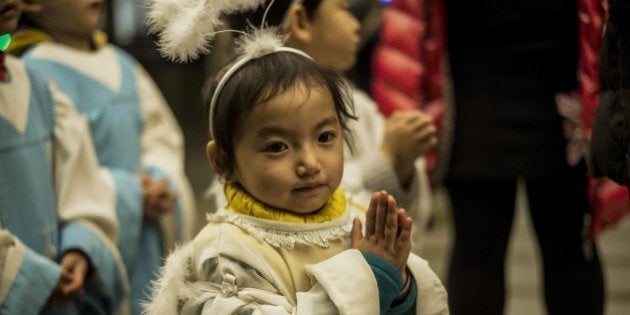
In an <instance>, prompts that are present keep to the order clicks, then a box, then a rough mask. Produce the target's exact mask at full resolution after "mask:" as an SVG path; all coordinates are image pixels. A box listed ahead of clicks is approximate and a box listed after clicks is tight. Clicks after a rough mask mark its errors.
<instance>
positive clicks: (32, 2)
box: [22, 0, 42, 13]
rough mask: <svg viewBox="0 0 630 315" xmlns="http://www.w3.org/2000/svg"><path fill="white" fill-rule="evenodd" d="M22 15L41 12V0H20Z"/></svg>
mask: <svg viewBox="0 0 630 315" xmlns="http://www.w3.org/2000/svg"><path fill="white" fill-rule="evenodd" d="M22 11H23V12H24V13H39V12H41V11H42V0H22Z"/></svg>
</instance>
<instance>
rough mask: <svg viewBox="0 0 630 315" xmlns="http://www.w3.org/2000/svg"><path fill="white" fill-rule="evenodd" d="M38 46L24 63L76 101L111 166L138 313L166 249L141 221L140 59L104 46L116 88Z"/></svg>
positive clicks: (151, 225)
mask: <svg viewBox="0 0 630 315" xmlns="http://www.w3.org/2000/svg"><path fill="white" fill-rule="evenodd" d="M37 48H38V46H35V47H34V48H33V49H31V50H30V51H29V52H27V53H26V54H25V55H24V56H23V57H24V61H25V63H27V64H29V66H32V67H34V68H36V69H37V70H38V71H40V72H42V73H45V75H46V76H48V77H51V78H53V79H54V80H55V81H56V82H57V84H58V85H59V87H60V89H61V90H62V91H63V92H64V93H65V94H67V95H68V96H69V97H70V98H71V99H72V100H73V102H74V104H75V105H76V106H77V109H78V111H79V112H80V113H81V114H83V115H85V116H86V117H88V119H89V121H90V127H91V130H92V137H93V140H94V145H95V147H96V153H97V157H98V160H99V163H100V164H101V166H104V167H106V168H107V169H108V170H109V172H110V174H111V175H112V178H113V180H114V184H115V187H116V207H117V209H116V214H117V216H118V221H119V223H120V242H119V249H120V252H121V254H122V257H123V260H124V263H125V266H126V267H127V271H128V274H129V277H130V279H129V281H130V283H131V292H132V296H131V298H132V307H133V311H134V314H139V313H140V310H141V307H140V302H141V301H143V300H146V299H147V296H146V294H147V293H148V292H149V284H150V281H151V280H153V279H155V278H156V276H157V272H158V268H159V266H160V265H161V263H162V258H163V256H164V254H165V253H164V249H163V248H164V247H163V245H162V237H161V230H160V228H159V225H158V224H157V222H153V221H150V220H144V219H143V189H142V186H141V182H140V177H139V175H140V173H141V172H143V171H147V170H144V169H143V167H142V165H141V153H142V148H141V137H142V133H143V127H144V126H143V117H142V112H141V108H140V104H139V99H140V98H139V91H138V90H137V78H136V73H135V72H134V71H135V69H136V62H135V60H134V59H133V58H132V57H131V56H130V55H128V54H127V53H125V52H124V51H122V50H121V49H118V48H115V47H113V46H106V47H104V48H102V49H111V50H113V51H114V53H115V54H114V55H115V61H113V62H112V60H111V58H109V57H103V58H108V59H107V60H104V62H103V66H116V67H119V69H120V73H121V82H120V84H119V85H118V86H119V89H118V90H114V89H112V88H111V87H110V86H107V85H106V84H104V83H103V82H100V81H99V80H97V79H95V78H94V77H93V76H90V75H89V74H87V73H86V72H85V71H83V70H82V69H78V68H75V66H73V65H70V64H68V63H64V62H60V61H59V60H56V59H55V58H54V57H55V56H48V55H46V52H43V53H42V52H41V51H38V53H37V54H33V52H34V51H36V50H37ZM57 48H59V47H57ZM59 49H63V48H59ZM86 54H89V53H87V52H86ZM152 173H153V172H152ZM180 230H181V229H180Z"/></svg>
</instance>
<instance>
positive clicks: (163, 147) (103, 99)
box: [15, 0, 195, 314]
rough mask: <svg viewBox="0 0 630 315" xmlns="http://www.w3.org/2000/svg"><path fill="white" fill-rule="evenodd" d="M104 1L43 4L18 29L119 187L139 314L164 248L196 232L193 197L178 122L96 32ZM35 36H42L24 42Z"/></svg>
mask: <svg viewBox="0 0 630 315" xmlns="http://www.w3.org/2000/svg"><path fill="white" fill-rule="evenodd" d="M103 5H104V2H103V1H75V0H46V1H42V2H41V3H40V5H39V7H38V10H37V11H36V12H32V13H28V14H27V15H26V16H27V18H28V19H27V20H26V21H24V23H23V25H25V28H23V29H22V30H21V31H20V32H18V33H16V36H15V37H16V42H17V44H18V45H16V49H18V50H20V49H21V50H24V52H23V55H22V56H23V59H24V62H25V63H26V64H27V65H28V66H29V67H32V68H34V69H36V70H38V71H39V72H41V73H43V74H44V75H45V76H46V77H50V78H52V79H54V80H55V81H56V83H57V84H58V85H59V87H60V89H61V90H62V91H63V92H65V93H66V94H67V95H69V97H70V98H71V99H72V101H73V102H74V104H75V105H76V107H77V110H78V111H79V112H80V113H81V114H82V115H84V116H85V117H86V118H88V119H89V122H90V127H91V132H92V138H93V140H94V143H95V146H96V150H97V156H98V161H99V163H100V165H101V166H102V167H103V170H104V174H105V180H106V181H107V183H108V184H109V185H111V187H112V188H113V189H115V192H116V194H115V196H112V198H114V199H113V200H115V202H116V213H117V216H118V221H119V223H120V226H121V229H120V230H121V235H120V242H119V248H120V251H121V253H122V257H123V259H124V262H125V266H126V267H127V270H128V273H129V276H130V282H131V289H132V303H133V307H134V313H136V314H137V313H139V311H140V306H139V301H140V300H142V299H145V298H146V297H145V294H146V293H147V288H148V284H149V282H150V281H151V280H152V279H153V278H154V277H155V275H156V272H157V270H158V267H159V266H160V265H161V263H162V259H163V257H164V256H165V254H166V251H167V250H168V249H169V248H171V246H172V245H173V244H174V242H176V241H183V240H184V239H185V238H187V237H188V236H192V235H189V234H192V233H191V231H190V229H188V228H187V227H189V226H192V224H193V223H194V222H193V221H192V217H193V214H194V211H195V210H194V201H193V200H194V199H193V197H192V191H191V189H190V185H189V182H188V180H187V178H186V176H185V174H184V167H183V160H184V157H183V154H184V152H183V139H182V132H181V130H180V128H179V125H178V123H177V121H176V119H175V117H174V116H173V114H172V112H171V111H170V109H169V107H168V105H167V104H166V102H165V100H164V99H163V97H162V95H161V93H160V92H159V90H158V89H157V86H156V85H155V84H154V82H153V81H152V80H151V78H150V77H149V75H148V74H147V73H146V71H145V70H144V69H143V68H142V67H141V65H140V64H139V63H138V62H136V60H135V59H133V58H132V57H131V56H130V55H128V54H126V53H125V52H123V51H122V50H121V49H119V48H117V47H115V46H113V45H108V44H106V42H105V41H104V40H103V36H102V34H101V33H99V32H98V31H97V28H98V26H99V23H100V21H101V16H102V13H103ZM29 26H30V27H29ZM33 38H34V39H39V40H40V41H39V42H37V43H29V42H28V41H27V42H26V43H23V42H22V41H20V40H21V39H25V40H27V39H33Z"/></svg>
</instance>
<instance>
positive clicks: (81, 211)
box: [48, 81, 119, 244]
mask: <svg viewBox="0 0 630 315" xmlns="http://www.w3.org/2000/svg"><path fill="white" fill-rule="evenodd" d="M48 87H49V89H50V91H51V95H52V97H53V102H54V109H55V129H54V143H53V163H54V178H55V190H56V195H57V203H58V211H59V216H60V218H61V220H62V221H66V222H67V221H83V222H90V223H91V224H93V225H95V226H96V227H97V228H98V229H100V231H102V232H103V234H104V235H105V236H106V237H108V238H109V240H108V241H110V242H113V243H114V244H116V243H117V241H118V231H119V230H118V228H119V227H118V221H117V219H116V213H115V209H116V197H115V191H114V187H113V185H112V183H111V180H109V178H108V174H107V172H106V171H104V170H103V169H101V167H100V165H99V162H98V159H97V157H96V152H95V149H94V145H93V142H92V136H91V131H90V126H89V122H88V119H87V117H85V116H83V115H81V114H79V112H78V111H77V110H76V107H75V106H74V104H73V103H72V101H71V100H70V98H69V97H68V96H66V95H65V94H64V93H63V92H62V91H61V90H60V89H59V88H58V87H57V85H56V84H55V83H54V82H53V81H50V82H48Z"/></svg>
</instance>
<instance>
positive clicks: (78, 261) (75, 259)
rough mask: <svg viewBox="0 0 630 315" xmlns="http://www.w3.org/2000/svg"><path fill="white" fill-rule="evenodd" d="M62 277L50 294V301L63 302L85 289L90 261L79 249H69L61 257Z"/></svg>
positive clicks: (53, 302)
mask: <svg viewBox="0 0 630 315" xmlns="http://www.w3.org/2000/svg"><path fill="white" fill-rule="evenodd" d="M59 265H60V267H61V277H60V278H59V282H58V283H57V286H56V287H55V289H54V290H53V293H52V295H51V296H50V299H49V301H50V303H52V304H63V303H66V302H68V301H70V300H71V299H73V298H74V297H75V296H76V295H77V294H80V293H81V292H82V291H83V283H84V282H85V277H86V275H87V272H88V269H89V267H90V266H89V262H88V259H87V258H86V257H85V255H84V254H83V253H81V252H79V251H68V252H66V253H65V254H64V255H63V257H62V258H61V262H60V263H59Z"/></svg>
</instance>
